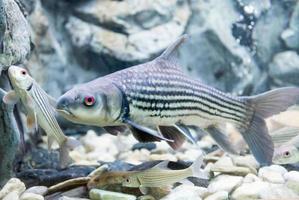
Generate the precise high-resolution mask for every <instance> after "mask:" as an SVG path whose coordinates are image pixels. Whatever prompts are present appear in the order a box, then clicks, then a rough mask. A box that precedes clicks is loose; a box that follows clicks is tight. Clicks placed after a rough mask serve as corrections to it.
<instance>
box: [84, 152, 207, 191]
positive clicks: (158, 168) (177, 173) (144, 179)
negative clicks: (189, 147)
mask: <svg viewBox="0 0 299 200" xmlns="http://www.w3.org/2000/svg"><path fill="white" fill-rule="evenodd" d="M168 163H169V161H162V162H160V163H159V164H156V165H154V166H153V167H151V168H148V169H143V170H136V171H135V170H133V171H108V172H103V173H101V174H99V175H96V176H94V177H92V178H91V180H90V181H89V183H88V188H94V187H96V188H105V187H107V186H108V185H113V184H121V185H122V186H123V187H130V188H139V189H140V191H141V192H142V193H143V194H146V193H147V189H148V188H153V187H165V186H172V185H173V184H174V183H176V182H181V183H189V182H190V181H188V180H187V179H186V178H188V177H197V178H201V179H207V175H206V174H205V172H203V170H201V165H202V163H203V156H202V155H200V156H199V157H198V158H197V159H196V160H195V161H194V162H193V164H192V165H191V166H190V167H188V168H185V169H179V170H172V169H169V168H168ZM190 183H191V182H190Z"/></svg>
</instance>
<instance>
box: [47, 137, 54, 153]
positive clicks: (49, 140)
mask: <svg viewBox="0 0 299 200" xmlns="http://www.w3.org/2000/svg"><path fill="white" fill-rule="evenodd" d="M54 140H55V139H54V138H53V137H51V136H48V150H50V149H51V147H52V145H53V142H54Z"/></svg>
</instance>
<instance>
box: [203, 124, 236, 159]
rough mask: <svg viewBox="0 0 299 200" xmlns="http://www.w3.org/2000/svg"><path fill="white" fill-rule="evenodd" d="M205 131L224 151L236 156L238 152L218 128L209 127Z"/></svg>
mask: <svg viewBox="0 0 299 200" xmlns="http://www.w3.org/2000/svg"><path fill="white" fill-rule="evenodd" d="M206 131H207V132H208V133H209V134H210V136H211V137H212V138H213V139H214V140H215V141H216V142H217V144H218V145H219V146H220V147H221V148H222V149H223V150H224V151H226V152H228V153H231V154H238V151H237V150H236V149H235V147H234V145H233V144H231V143H230V141H229V138H228V137H227V136H226V135H225V134H224V133H222V132H221V131H220V130H219V129H218V128H216V127H215V126H210V127H208V128H207V129H206Z"/></svg>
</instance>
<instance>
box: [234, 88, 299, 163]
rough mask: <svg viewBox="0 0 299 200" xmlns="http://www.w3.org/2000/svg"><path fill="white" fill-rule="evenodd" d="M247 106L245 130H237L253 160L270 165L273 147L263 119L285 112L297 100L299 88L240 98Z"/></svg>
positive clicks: (280, 89) (281, 89) (282, 89)
mask: <svg viewBox="0 0 299 200" xmlns="http://www.w3.org/2000/svg"><path fill="white" fill-rule="evenodd" d="M242 98H243V100H245V101H246V102H247V104H248V110H249V111H248V115H249V116H248V118H247V123H248V122H249V123H248V124H247V125H246V128H244V127H243V128H239V129H240V132H241V134H242V136H243V138H244V139H245V141H246V142H247V144H248V146H249V148H250V150H251V152H252V154H253V155H254V157H255V159H256V160H257V161H258V162H259V163H260V164H261V165H270V164H271V163H272V157H273V151H274V145H273V142H272V139H271V136H270V135H269V134H268V128H267V126H266V123H265V119H266V118H268V117H270V116H272V115H275V114H278V113H280V112H282V111H285V110H286V109H287V108H288V107H289V106H291V105H294V104H295V103H296V102H297V100H298V99H299V88H296V87H285V88H279V89H275V90H271V91H269V92H265V93H263V94H260V95H256V96H251V97H242Z"/></svg>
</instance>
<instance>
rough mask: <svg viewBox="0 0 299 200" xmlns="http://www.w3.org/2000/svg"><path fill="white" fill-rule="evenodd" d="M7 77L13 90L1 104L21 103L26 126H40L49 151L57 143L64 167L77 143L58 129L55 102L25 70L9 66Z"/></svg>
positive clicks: (35, 127) (31, 127) (61, 164)
mask: <svg viewBox="0 0 299 200" xmlns="http://www.w3.org/2000/svg"><path fill="white" fill-rule="evenodd" d="M8 76H9V79H10V81H11V84H12V86H13V89H14V90H11V91H9V92H8V93H7V94H6V95H5V96H4V97H3V102H5V103H6V104H10V105H13V104H16V103H17V102H18V101H21V103H22V105H23V106H24V108H25V111H26V114H27V126H28V127H29V128H30V129H33V128H34V129H35V130H36V129H37V125H40V127H41V128H42V129H44V131H45V132H46V133H47V136H48V148H49V149H50V148H51V146H52V143H53V141H54V140H55V141H57V143H58V144H59V148H60V149H59V150H60V166H61V167H66V165H67V164H68V162H69V160H70V158H69V154H68V153H69V150H70V149H73V148H75V147H76V146H78V145H79V142H78V141H77V140H75V139H73V138H69V137H66V136H65V135H64V134H63V132H62V130H61V129H60V127H59V125H58V122H57V120H56V118H55V107H54V106H55V105H56V101H55V100H54V99H53V98H52V97H50V96H48V95H47V93H46V92H45V91H44V90H43V89H42V88H41V87H40V86H39V85H38V84H37V83H36V82H35V80H34V79H33V78H32V77H31V76H30V75H29V74H28V72H27V71H26V70H25V69H23V68H20V67H17V66H11V67H9V69H8Z"/></svg>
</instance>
